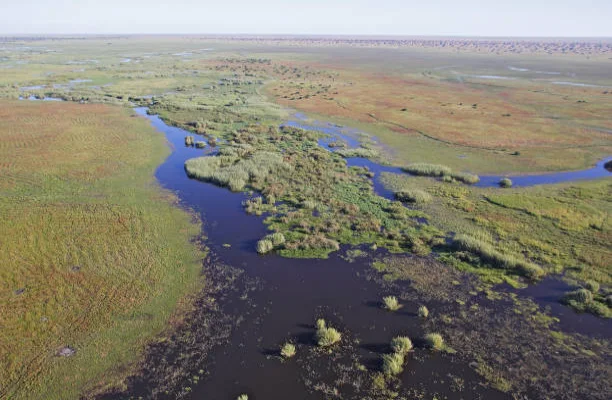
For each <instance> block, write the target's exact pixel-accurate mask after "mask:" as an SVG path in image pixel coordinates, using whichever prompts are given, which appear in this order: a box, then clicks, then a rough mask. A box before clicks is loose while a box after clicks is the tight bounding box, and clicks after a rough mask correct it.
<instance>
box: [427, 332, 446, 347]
mask: <svg viewBox="0 0 612 400" xmlns="http://www.w3.org/2000/svg"><path fill="white" fill-rule="evenodd" d="M425 343H427V347H429V348H430V349H433V350H443V349H444V338H442V335H440V334H439V333H428V334H427V335H425Z"/></svg>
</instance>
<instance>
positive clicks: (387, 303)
mask: <svg viewBox="0 0 612 400" xmlns="http://www.w3.org/2000/svg"><path fill="white" fill-rule="evenodd" d="M383 304H384V308H385V309H387V310H389V311H397V310H399V309H400V308H402V307H403V306H402V305H401V304H400V303H399V301H398V300H397V297H395V296H386V297H383Z"/></svg>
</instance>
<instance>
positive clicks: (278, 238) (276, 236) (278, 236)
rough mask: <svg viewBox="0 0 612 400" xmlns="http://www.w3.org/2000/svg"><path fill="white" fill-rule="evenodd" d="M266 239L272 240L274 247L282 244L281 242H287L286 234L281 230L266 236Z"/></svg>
mask: <svg viewBox="0 0 612 400" xmlns="http://www.w3.org/2000/svg"><path fill="white" fill-rule="evenodd" d="M266 239H267V240H269V241H271V242H272V245H274V247H277V246H280V245H281V244H283V243H285V235H283V234H282V233H280V232H274V233H272V234H270V235H268V236H266Z"/></svg>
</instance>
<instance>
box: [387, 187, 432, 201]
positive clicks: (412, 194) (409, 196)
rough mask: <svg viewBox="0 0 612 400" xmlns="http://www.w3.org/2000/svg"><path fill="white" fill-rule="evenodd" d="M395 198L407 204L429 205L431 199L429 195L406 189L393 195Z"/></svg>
mask: <svg viewBox="0 0 612 400" xmlns="http://www.w3.org/2000/svg"><path fill="white" fill-rule="evenodd" d="M395 198H396V199H398V200H399V201H403V202H407V203H417V204H420V203H429V202H430V201H431V200H432V197H431V195H430V194H429V193H427V192H426V191H424V190H420V189H406V190H402V191H400V192H396V193H395Z"/></svg>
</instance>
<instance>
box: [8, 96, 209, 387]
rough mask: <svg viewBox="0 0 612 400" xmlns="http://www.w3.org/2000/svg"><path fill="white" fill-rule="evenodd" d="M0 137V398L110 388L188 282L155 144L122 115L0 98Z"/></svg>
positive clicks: (188, 250)
mask: <svg viewBox="0 0 612 400" xmlns="http://www.w3.org/2000/svg"><path fill="white" fill-rule="evenodd" d="M0 142H1V143H2V145H1V147H0V160H2V168H0V193H1V196H0V215H1V216H2V220H3V221H5V223H3V224H1V225H0V281H1V282H2V286H1V288H0V303H2V304H3V307H2V308H1V310H0V326H2V330H0V364H1V367H0V388H1V389H0V397H2V396H8V397H9V398H15V399H21V398H23V399H25V398H27V399H35V398H76V397H78V396H79V395H80V394H81V393H82V392H83V390H85V391H89V390H95V389H97V388H102V387H105V386H107V385H111V384H114V383H116V382H118V381H119V380H120V379H121V377H122V376H123V375H124V374H125V373H126V372H127V370H128V369H129V365H130V364H131V363H133V362H134V361H135V360H136V356H137V355H138V353H139V351H141V350H142V349H143V346H144V344H145V342H146V341H147V339H150V338H151V337H152V336H153V335H155V334H156V333H158V332H160V331H161V330H162V329H163V327H164V324H166V323H167V321H168V319H169V317H170V316H171V314H172V312H173V310H175V308H176V306H177V303H178V302H179V300H180V299H181V298H182V297H183V296H184V295H185V294H186V293H188V292H189V291H190V290H193V289H195V287H196V286H197V282H198V275H199V271H200V264H199V261H198V260H199V259H201V257H202V254H200V252H199V251H198V250H197V249H196V247H195V246H194V245H192V244H191V243H190V239H191V238H193V237H194V236H196V235H197V234H198V233H199V227H198V225H197V224H194V223H193V222H192V221H191V218H192V217H191V216H189V215H188V214H187V213H185V212H184V211H182V210H179V209H178V208H176V207H175V206H174V205H173V203H174V202H175V200H176V199H175V198H174V197H173V196H172V195H171V194H170V193H167V192H164V191H163V190H161V189H160V188H159V187H158V186H156V183H155V180H154V178H153V171H154V169H155V167H156V166H157V165H159V163H161V162H162V161H163V159H164V157H165V156H166V155H167V154H168V152H169V149H168V148H167V147H166V145H165V141H164V138H163V137H162V136H161V135H159V134H158V133H155V132H154V131H153V130H152V129H151V128H150V127H149V125H148V123H147V122H146V121H144V120H141V119H137V118H131V117H130V112H129V111H127V110H123V109H120V108H114V107H108V106H101V105H78V104H74V103H54V104H51V103H30V102H3V103H2V107H0ZM6 222H8V223H6ZM66 348H69V349H71V350H74V351H75V353H74V354H72V355H71V356H68V357H65V356H58V354H59V353H60V352H61V350H62V349H64V352H66Z"/></svg>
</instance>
